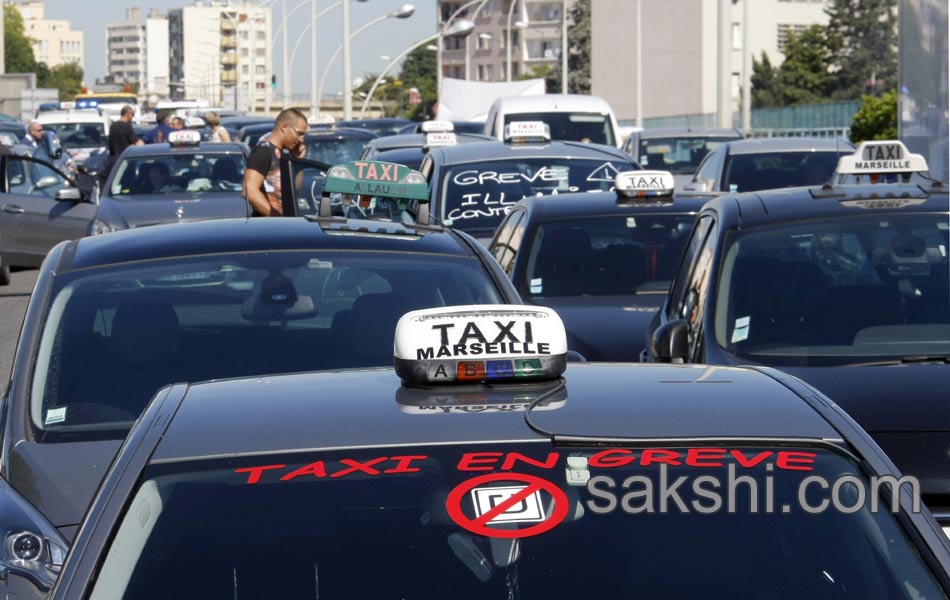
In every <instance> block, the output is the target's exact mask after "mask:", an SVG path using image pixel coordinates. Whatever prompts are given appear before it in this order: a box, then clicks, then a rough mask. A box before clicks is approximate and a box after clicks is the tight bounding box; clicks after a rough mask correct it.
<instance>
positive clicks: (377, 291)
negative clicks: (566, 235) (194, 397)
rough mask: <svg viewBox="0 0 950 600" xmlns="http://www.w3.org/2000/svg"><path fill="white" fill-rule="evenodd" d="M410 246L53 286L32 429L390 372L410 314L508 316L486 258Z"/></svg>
mask: <svg viewBox="0 0 950 600" xmlns="http://www.w3.org/2000/svg"><path fill="white" fill-rule="evenodd" d="M340 235H352V234H351V233H349V232H347V233H341V234H340ZM405 243H406V252H405V253H387V254H385V255H383V254H381V253H378V252H352V253H350V252H336V251H320V252H317V251H312V252H286V253H269V254H266V255H265V254H264V253H261V254H255V253H252V254H234V255H220V256H213V257H198V258H192V259H180V260H168V261H156V262H149V263H141V264H139V263H134V264H128V265H123V266H121V267H103V268H100V269H92V270H85V271H81V272H77V273H73V274H63V275H60V276H57V283H56V287H55V289H54V291H53V296H52V300H51V301H50V309H49V317H48V318H47V321H46V324H45V326H44V329H43V332H42V341H41V343H40V345H39V350H38V353H37V356H36V362H35V369H34V371H33V383H32V393H31V400H30V402H31V407H32V414H33V422H34V424H35V425H36V426H37V427H39V428H41V429H46V430H55V431H72V432H76V431H85V430H87V429H92V430H94V429H101V428H104V427H106V426H113V427H123V426H128V424H129V423H131V421H132V420H134V419H135V418H136V417H137V416H138V414H139V412H140V411H141V410H142V409H143V408H144V406H145V404H146V402H148V400H149V398H151V396H152V395H153V394H154V393H155V391H156V390H157V389H158V388H160V387H161V386H163V385H166V384H169V383H173V382H179V381H204V380H207V379H220V378H225V377H236V376H244V375H262V374H267V373H287V372H296V371H312V370H322V369H339V368H350V367H364V366H386V365H390V366H391V365H392V348H393V332H394V330H395V325H396V321H397V320H398V318H399V317H400V316H402V315H403V314H405V313H406V312H408V311H410V310H415V309H421V308H428V307H438V306H450V305H465V304H496V303H500V302H503V300H504V299H503V298H502V297H501V296H500V295H499V292H498V290H497V288H496V287H495V284H494V283H493V281H492V279H491V276H490V274H489V273H488V272H487V271H486V270H485V268H484V267H483V266H482V263H481V262H480V261H479V260H478V259H477V258H469V257H450V256H444V255H427V254H415V253H410V251H411V250H412V248H411V244H412V243H413V241H412V240H411V239H407V240H406V241H405ZM142 340H148V343H142ZM116 424H118V425H116Z"/></svg>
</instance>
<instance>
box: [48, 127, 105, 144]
mask: <svg viewBox="0 0 950 600" xmlns="http://www.w3.org/2000/svg"><path fill="white" fill-rule="evenodd" d="M43 129H46V130H49V131H54V132H56V135H58V136H59V139H60V141H62V143H63V147H64V148H98V147H100V146H105V145H106V142H107V141H108V136H107V135H106V128H105V125H104V124H103V123H43Z"/></svg>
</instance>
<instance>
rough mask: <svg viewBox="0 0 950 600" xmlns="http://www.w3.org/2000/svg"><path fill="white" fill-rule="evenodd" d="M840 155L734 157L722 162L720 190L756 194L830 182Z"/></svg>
mask: <svg viewBox="0 0 950 600" xmlns="http://www.w3.org/2000/svg"><path fill="white" fill-rule="evenodd" d="M852 152H854V150H848V151H842V152H834V151H831V152H811V151H804V152H769V153H760V154H735V155H732V156H729V157H728V158H727V159H726V165H725V168H724V169H723V174H722V188H721V189H722V191H724V192H725V191H728V192H756V191H758V190H771V189H776V188H785V187H798V186H804V185H821V184H823V183H825V182H827V181H829V180H830V179H831V175H832V174H833V173H834V172H835V169H836V168H837V166H838V158H839V157H841V156H848V155H850V154H851V153H852Z"/></svg>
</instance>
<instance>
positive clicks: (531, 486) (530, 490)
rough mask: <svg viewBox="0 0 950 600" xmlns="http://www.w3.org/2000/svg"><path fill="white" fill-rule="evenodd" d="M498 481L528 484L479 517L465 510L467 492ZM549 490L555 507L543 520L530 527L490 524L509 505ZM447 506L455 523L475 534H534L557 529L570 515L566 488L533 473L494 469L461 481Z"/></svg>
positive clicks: (447, 500)
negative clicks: (513, 527) (488, 473)
mask: <svg viewBox="0 0 950 600" xmlns="http://www.w3.org/2000/svg"><path fill="white" fill-rule="evenodd" d="M497 481H506V482H512V481H517V482H520V483H524V484H527V487H525V488H524V489H523V490H521V491H519V492H517V493H515V494H513V495H511V496H510V497H508V498H507V499H506V500H504V501H502V502H499V503H498V504H496V505H494V506H493V507H492V508H491V510H489V511H487V512H485V513H483V514H482V515H481V516H479V517H477V518H471V517H469V516H468V515H466V514H465V513H464V512H463V511H462V503H463V502H464V501H465V498H466V495H467V494H468V493H469V492H471V491H472V490H474V489H475V488H477V487H478V486H480V485H485V484H489V483H494V482H497ZM538 491H543V492H547V493H548V494H550V495H551V497H552V498H553V499H554V508H553V510H551V514H549V515H544V517H545V518H544V520H543V521H541V522H539V523H537V524H535V525H531V526H529V527H522V528H519V529H495V528H493V527H491V526H489V523H490V522H491V520H492V519H494V518H495V517H498V516H499V515H502V514H503V513H505V512H506V511H507V510H508V509H509V508H511V507H513V506H515V505H517V504H519V503H521V502H523V501H524V500H525V499H527V498H528V497H529V496H531V495H532V494H534V493H535V492H538ZM445 508H446V510H447V511H448V513H449V516H450V517H452V520H453V521H455V523H456V524H457V525H458V526H459V527H462V528H463V529H467V530H468V531H471V532H472V533H474V534H477V535H483V536H486V537H494V538H508V539H514V538H523V537H530V536H533V535H539V534H542V533H544V532H546V531H550V530H551V529H554V528H555V527H557V525H559V524H560V523H561V521H563V520H564V517H566V516H567V508H568V500H567V495H566V494H565V493H564V491H563V490H562V489H561V488H559V487H558V486H557V485H555V484H554V483H552V482H550V481H548V480H546V479H541V478H540V477H534V476H533V475H522V474H520V473H492V474H490V475H481V476H479V477H474V478H472V479H469V480H468V481H465V482H464V483H461V484H459V485H457V486H456V487H455V489H454V490H452V491H451V493H449V497H448V499H446V501H445Z"/></svg>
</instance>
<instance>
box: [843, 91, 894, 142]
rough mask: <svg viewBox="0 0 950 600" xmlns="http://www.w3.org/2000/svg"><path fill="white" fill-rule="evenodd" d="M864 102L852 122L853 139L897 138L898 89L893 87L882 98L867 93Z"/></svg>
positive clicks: (854, 140) (861, 140) (855, 140)
mask: <svg viewBox="0 0 950 600" xmlns="http://www.w3.org/2000/svg"><path fill="white" fill-rule="evenodd" d="M862 99H863V100H864V103H863V104H861V108H860V109H858V112H857V113H855V115H854V120H853V121H852V122H851V141H852V142H854V143H855V144H859V143H861V142H863V141H864V140H896V139H897V90H896V89H892V90H888V91H887V92H885V93H884V95H883V96H881V97H880V98H878V97H876V96H869V95H865V96H864V97H863V98H862Z"/></svg>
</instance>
